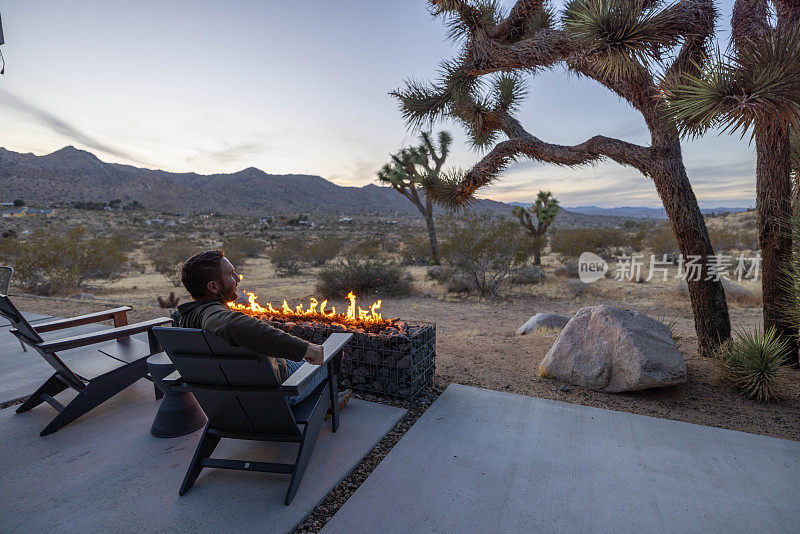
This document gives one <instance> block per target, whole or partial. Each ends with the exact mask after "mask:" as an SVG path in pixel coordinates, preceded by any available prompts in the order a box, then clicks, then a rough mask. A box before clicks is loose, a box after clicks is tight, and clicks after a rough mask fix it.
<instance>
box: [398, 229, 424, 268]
mask: <svg viewBox="0 0 800 534" xmlns="http://www.w3.org/2000/svg"><path fill="white" fill-rule="evenodd" d="M400 257H401V258H402V262H403V265H428V264H429V263H431V241H430V239H429V238H428V236H427V235H407V236H405V238H404V239H403V246H402V248H401V249H400Z"/></svg>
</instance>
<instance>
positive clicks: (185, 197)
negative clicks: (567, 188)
mask: <svg viewBox="0 0 800 534" xmlns="http://www.w3.org/2000/svg"><path fill="white" fill-rule="evenodd" d="M18 198H20V199H23V200H24V201H25V202H26V203H28V204H32V205H37V204H38V205H52V204H62V205H63V204H70V203H73V202H109V201H111V200H114V199H120V200H122V202H123V204H128V203H130V202H132V201H134V200H136V201H138V202H139V203H141V204H142V205H143V206H144V207H145V208H147V209H151V210H159V211H180V212H194V213H208V212H218V213H219V212H225V213H238V214H249V215H256V216H267V215H274V214H286V215H297V214H309V215H311V214H313V213H329V214H330V213H334V214H336V213H338V214H342V215H347V214H377V215H382V216H385V217H393V216H401V215H417V214H418V212H417V210H416V208H415V207H414V206H413V205H412V204H411V203H410V202H409V201H408V200H407V199H406V198H404V197H403V196H401V195H399V194H398V193H397V192H396V191H394V190H393V189H391V188H389V187H381V186H378V185H376V184H369V185H365V186H363V187H343V186H339V185H336V184H334V183H332V182H330V181H328V180H325V179H324V178H322V177H320V176H315V175H308V174H268V173H266V172H264V171H262V170H260V169H256V168H255V167H248V168H247V169H244V170H241V171H239V172H234V173H230V174H208V175H204V174H197V173H193V172H187V173H175V172H167V171H161V170H156V169H143V168H139V167H133V166H131V165H120V164H117V163H105V162H103V161H101V160H100V159H99V158H97V156H95V155H94V154H92V153H91V152H87V151H85V150H79V149H77V148H75V147H73V146H67V147H64V148H62V149H60V150H57V151H55V152H53V153H52V154H47V155H44V156H36V155H34V154H31V153H28V154H22V153H19V152H14V151H12V150H6V149H5V148H1V147H0V202H10V201H12V200H15V199H18ZM512 205H522V206H528V205H530V204H523V203H517V202H514V203H511V204H505V203H502V202H497V201H494V200H487V199H484V200H480V201H479V202H478V204H477V207H478V209H480V210H490V211H494V212H497V213H502V214H510V212H511V206H512ZM703 211H704V212H705V213H709V212H711V211H714V212H717V213H719V212H721V211H734V212H738V211H744V209H743V208H716V209H714V210H703ZM440 212H441V211H440ZM632 217H636V218H653V219H665V218H666V215H665V214H664V210H663V209H656V208H638V207H622V208H599V207H597V206H579V207H576V208H564V209H562V210H561V213H560V214H559V216H558V219H557V222H556V224H557V225H558V226H561V227H576V226H580V227H587V226H588V227H592V226H609V225H618V224H621V222H622V221H623V220H624V219H625V218H632Z"/></svg>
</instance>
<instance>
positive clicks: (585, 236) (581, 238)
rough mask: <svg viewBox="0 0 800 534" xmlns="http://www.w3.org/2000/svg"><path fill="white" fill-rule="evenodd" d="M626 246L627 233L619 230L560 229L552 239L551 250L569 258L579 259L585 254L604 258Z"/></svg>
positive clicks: (554, 233)
mask: <svg viewBox="0 0 800 534" xmlns="http://www.w3.org/2000/svg"><path fill="white" fill-rule="evenodd" d="M626 244H627V238H626V235H625V232H623V231H622V230H619V229H617V228H574V229H568V228H559V229H557V230H556V231H555V232H553V235H552V236H551V237H550V249H551V250H552V251H553V252H554V253H555V254H561V255H562V256H565V257H568V258H577V257H578V256H580V255H581V253H583V252H594V253H595V254H599V255H601V256H604V255H607V254H606V253H607V252H608V251H609V250H610V249H612V248H614V247H620V246H624V245H626Z"/></svg>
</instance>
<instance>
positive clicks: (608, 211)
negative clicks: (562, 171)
mask: <svg viewBox="0 0 800 534" xmlns="http://www.w3.org/2000/svg"><path fill="white" fill-rule="evenodd" d="M511 205H516V206H525V207H528V206H530V203H522V202H511ZM564 209H566V210H569V211H571V212H573V213H581V214H583V215H596V216H603V217H622V218H626V219H631V218H633V219H666V218H667V213H666V211H664V208H648V207H641V206H621V207H619V208H600V207H598V206H572V207H565V208H564ZM700 211H702V212H703V213H705V214H712V213H715V214H720V213H725V212H729V213H740V212H743V211H747V208H705V209H701V210H700Z"/></svg>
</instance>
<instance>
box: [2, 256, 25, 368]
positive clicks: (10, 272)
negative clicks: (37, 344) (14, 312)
mask: <svg viewBox="0 0 800 534" xmlns="http://www.w3.org/2000/svg"><path fill="white" fill-rule="evenodd" d="M12 276H14V268H13V267H9V266H7V265H0V295H8V288H9V286H10V285H11V277H12ZM19 345H20V347H22V350H23V351H25V352H28V347H26V346H25V343H23V342H22V341H20V342H19Z"/></svg>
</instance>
